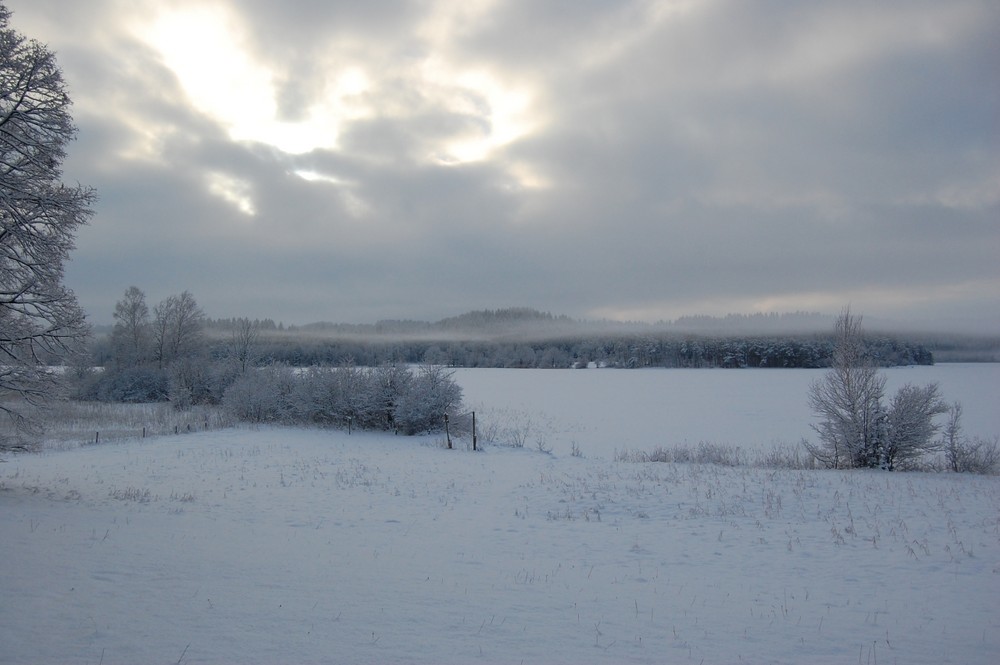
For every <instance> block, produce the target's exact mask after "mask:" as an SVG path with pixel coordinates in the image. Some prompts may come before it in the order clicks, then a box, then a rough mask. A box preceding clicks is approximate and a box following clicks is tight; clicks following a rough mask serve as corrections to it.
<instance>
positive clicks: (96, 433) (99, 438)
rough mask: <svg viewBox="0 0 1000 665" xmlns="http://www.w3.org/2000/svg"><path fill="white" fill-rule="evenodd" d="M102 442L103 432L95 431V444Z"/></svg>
mask: <svg viewBox="0 0 1000 665" xmlns="http://www.w3.org/2000/svg"><path fill="white" fill-rule="evenodd" d="M100 442H101V433H100V432H94V445H95V446H96V445H97V444H99V443H100Z"/></svg>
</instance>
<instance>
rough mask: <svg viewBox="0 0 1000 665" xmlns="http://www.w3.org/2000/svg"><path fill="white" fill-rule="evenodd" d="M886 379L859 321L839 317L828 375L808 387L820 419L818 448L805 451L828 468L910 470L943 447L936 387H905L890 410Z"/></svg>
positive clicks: (846, 312)
mask: <svg viewBox="0 0 1000 665" xmlns="http://www.w3.org/2000/svg"><path fill="white" fill-rule="evenodd" d="M884 395H885V376H884V375H883V374H882V373H881V372H880V371H879V369H878V367H877V365H876V364H875V362H874V361H873V359H872V358H871V356H870V355H869V354H868V352H867V351H866V348H865V340H864V334H863V331H862V328H861V318H860V317H855V316H854V315H852V314H851V310H850V308H845V309H844V311H843V312H842V313H841V315H840V316H839V317H838V318H837V323H836V340H835V343H834V351H833V361H832V363H831V367H830V370H829V371H828V372H827V373H826V375H824V377H823V378H822V379H820V380H819V381H816V382H815V383H813V384H812V385H811V386H810V387H809V405H810V406H811V407H812V409H813V412H814V413H815V414H816V415H817V416H819V422H818V423H816V424H814V425H813V429H814V430H815V431H816V433H817V434H818V435H819V443H818V444H813V443H809V442H806V448H807V450H808V451H809V453H810V454H812V455H813V457H815V458H816V459H817V460H818V461H819V462H820V463H821V464H823V465H825V466H827V467H829V468H878V467H882V468H885V469H888V470H894V469H896V468H909V467H912V466H913V465H914V464H915V463H916V461H917V460H918V459H919V458H921V457H922V456H924V455H925V454H927V453H930V452H933V451H935V450H938V449H939V448H940V445H941V444H940V442H939V441H936V440H935V439H934V437H935V435H936V434H937V432H938V430H939V429H940V428H939V426H938V425H936V424H935V423H934V418H935V416H938V415H940V414H942V413H944V412H946V411H947V407H946V406H945V404H944V402H943V401H942V400H941V397H940V395H939V393H938V386H937V384H934V383H932V384H929V385H926V386H923V387H920V386H913V385H909V384H907V385H905V386H903V387H902V388H900V389H899V391H898V392H897V393H896V395H895V396H894V397H893V400H892V402H891V403H890V405H889V407H888V408H886V407H885V405H884V404H883V397H884Z"/></svg>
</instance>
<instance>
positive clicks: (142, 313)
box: [111, 286, 150, 367]
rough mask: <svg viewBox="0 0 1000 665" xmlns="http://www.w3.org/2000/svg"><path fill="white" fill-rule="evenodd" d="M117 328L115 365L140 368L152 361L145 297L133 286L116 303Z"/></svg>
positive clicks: (115, 329)
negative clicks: (137, 366)
mask: <svg viewBox="0 0 1000 665" xmlns="http://www.w3.org/2000/svg"><path fill="white" fill-rule="evenodd" d="M114 316H115V327H114V331H113V332H112V333H111V342H112V345H113V347H114V351H115V361H116V362H117V363H118V364H119V365H120V366H123V367H130V366H135V365H141V364H142V363H144V362H145V361H147V360H148V359H149V343H150V322H149V307H148V306H147V305H146V294H145V293H143V292H142V291H141V290H140V289H139V288H138V287H136V286H130V287H129V288H128V289H127V290H126V291H125V295H124V296H123V297H122V299H121V300H119V301H118V302H117V303H115V315H114Z"/></svg>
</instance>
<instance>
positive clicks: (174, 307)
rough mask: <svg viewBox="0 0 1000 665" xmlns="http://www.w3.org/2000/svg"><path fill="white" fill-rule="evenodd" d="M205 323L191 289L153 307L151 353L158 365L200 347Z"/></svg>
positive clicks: (169, 297) (190, 353)
mask: <svg viewBox="0 0 1000 665" xmlns="http://www.w3.org/2000/svg"><path fill="white" fill-rule="evenodd" d="M204 323H205V313H204V312H202V310H201V307H199V306H198V303H197V302H196V301H195V299H194V296H193V295H191V292H190V291H185V292H184V293H182V294H180V295H179V296H168V297H167V298H165V299H164V300H163V301H161V302H160V303H159V304H158V305H157V306H156V307H154V308H153V355H154V359H155V360H156V361H157V363H158V365H159V367H160V368H161V369H163V368H165V367H167V366H168V365H169V364H170V363H171V362H173V361H174V360H177V359H178V358H186V357H189V356H191V355H193V354H194V353H196V352H197V351H198V350H199V347H200V345H201V337H202V328H203V326H204Z"/></svg>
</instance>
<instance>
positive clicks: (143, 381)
mask: <svg viewBox="0 0 1000 665" xmlns="http://www.w3.org/2000/svg"><path fill="white" fill-rule="evenodd" d="M90 391H91V393H90V394H89V395H87V396H86V397H89V398H93V399H96V400H98V401H101V402H126V403H139V402H162V401H164V400H166V399H167V395H168V394H169V379H168V377H167V373H166V372H164V371H162V370H159V369H157V368H155V367H152V366H148V365H146V366H137V367H123V368H121V369H116V370H109V371H106V372H103V373H101V374H100V375H99V376H98V377H97V378H96V380H95V381H94V382H93V384H92V385H91V386H90Z"/></svg>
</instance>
